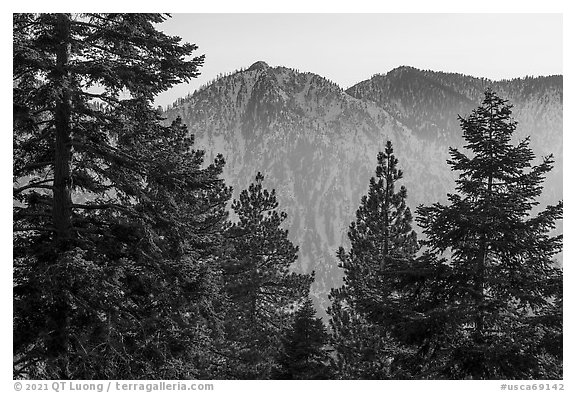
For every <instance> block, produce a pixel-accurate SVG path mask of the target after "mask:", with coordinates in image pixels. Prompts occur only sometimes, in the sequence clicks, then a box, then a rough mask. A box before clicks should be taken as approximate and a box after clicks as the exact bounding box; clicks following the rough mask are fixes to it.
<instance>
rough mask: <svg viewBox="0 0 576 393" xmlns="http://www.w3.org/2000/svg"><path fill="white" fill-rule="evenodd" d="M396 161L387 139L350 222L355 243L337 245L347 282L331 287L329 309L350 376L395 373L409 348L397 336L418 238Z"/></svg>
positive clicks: (342, 364)
mask: <svg viewBox="0 0 576 393" xmlns="http://www.w3.org/2000/svg"><path fill="white" fill-rule="evenodd" d="M397 164H398V159H397V158H396V157H395V156H394V154H393V148H392V143H391V142H390V141H388V142H387V144H386V149H385V151H384V152H380V153H379V154H378V165H377V167H376V177H372V178H371V179H370V183H369V190H368V195H365V196H363V197H362V200H361V204H360V207H359V208H358V210H357V212H356V221H355V222H353V223H352V224H351V225H350V229H349V231H348V238H349V239H350V243H351V248H350V250H349V251H347V252H346V251H345V250H344V248H342V247H341V248H340V249H339V251H338V259H339V260H340V263H341V266H342V267H343V268H344V273H345V277H344V286H343V287H342V288H339V289H334V290H332V292H331V299H332V302H333V305H332V307H331V308H330V310H329V313H330V315H331V326H332V330H333V334H334V340H335V346H336V349H337V352H338V355H339V361H338V364H339V367H341V368H342V369H345V370H343V372H344V373H345V374H347V376H348V378H363V379H366V378H389V377H392V375H393V373H394V372H393V371H392V368H391V367H390V365H391V363H392V361H393V360H394V358H395V357H397V356H399V355H400V354H401V353H403V352H404V351H405V349H403V348H402V346H401V345H400V344H399V342H397V341H396V340H395V338H394V336H395V330H397V329H396V327H397V326H399V325H398V324H399V323H400V320H401V319H402V318H403V316H402V315H403V314H404V313H405V312H406V311H407V310H406V307H407V304H406V303H405V296H404V293H405V291H406V289H407V287H406V284H405V281H406V276H408V275H409V273H410V270H411V269H410V264H411V262H412V259H413V258H414V257H415V253H416V252H417V250H418V243H417V240H416V233H415V232H414V231H413V230H412V227H411V221H412V215H411V212H410V209H409V208H408V207H407V206H406V196H407V191H406V188H405V187H404V186H401V187H400V190H399V191H397V192H396V191H395V184H396V182H398V181H399V180H400V179H402V175H403V174H402V171H401V170H399V169H398V168H397ZM398 333H401V332H398Z"/></svg>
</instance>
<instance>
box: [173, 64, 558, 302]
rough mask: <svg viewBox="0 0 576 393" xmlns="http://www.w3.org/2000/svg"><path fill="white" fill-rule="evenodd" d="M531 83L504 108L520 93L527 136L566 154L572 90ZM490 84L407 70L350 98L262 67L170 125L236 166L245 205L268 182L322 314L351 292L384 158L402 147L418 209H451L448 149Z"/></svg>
mask: <svg viewBox="0 0 576 393" xmlns="http://www.w3.org/2000/svg"><path fill="white" fill-rule="evenodd" d="M536 81H537V83H536ZM529 82H530V83H527V82H526V81H524V80H514V81H510V82H509V83H500V82H498V83H496V84H494V85H495V86H496V87H497V88H498V89H503V90H502V91H504V93H503V96H504V97H506V91H508V92H509V94H510V97H509V98H510V99H511V100H512V102H513V103H515V104H516V105H517V109H519V111H518V112H515V113H517V114H519V116H517V120H519V121H520V122H521V123H522V122H523V121H524V122H525V123H529V126H527V125H526V124H525V125H524V126H523V127H525V128H524V129H523V130H524V131H523V132H531V133H533V134H536V135H538V136H537V138H540V139H539V140H541V141H542V144H543V145H544V146H543V147H542V148H543V149H544V150H545V151H552V152H556V151H558V146H559V151H560V153H561V145H562V128H561V126H562V122H561V119H562V101H561V100H562V86H561V79H560V83H559V84H558V83H556V85H554V84H553V83H552V82H558V80H557V79H554V81H549V80H548V79H547V78H543V79H542V80H539V79H538V80H530V81H529ZM532 82H534V83H532ZM488 83H491V82H489V81H487V80H478V79H476V78H471V77H466V76H460V75H454V76H451V74H442V73H433V72H427V71H419V70H416V69H413V68H408V67H402V68H400V69H397V70H394V71H391V72H390V73H389V74H387V75H385V76H376V77H374V78H372V79H371V80H369V81H365V82H362V83H360V84H358V85H356V86H354V87H352V88H350V89H349V90H348V91H343V90H342V89H341V88H340V87H338V86H337V85H336V84H334V83H332V82H330V81H328V80H327V79H325V78H322V77H321V76H318V75H315V74H311V73H301V72H297V71H295V70H292V69H288V68H284V67H274V68H272V67H270V66H268V65H267V64H266V63H263V62H257V63H255V64H254V65H252V66H251V67H249V68H248V69H246V70H242V71H239V72H236V73H234V74H232V75H229V76H225V77H222V78H219V79H217V80H215V81H214V82H212V83H211V84H209V85H208V86H206V87H204V88H202V89H200V90H198V91H196V92H195V93H194V94H193V95H191V96H189V97H187V98H186V99H183V100H180V101H179V102H178V104H177V105H175V106H173V107H172V108H170V109H169V110H168V111H167V112H166V115H167V117H168V118H169V119H173V118H175V117H176V116H180V117H182V119H183V120H184V122H185V123H186V124H187V125H188V127H189V129H190V132H191V133H192V134H194V135H195V138H196V143H197V146H199V147H200V148H203V149H205V150H206V152H207V158H208V159H212V157H213V156H215V154H217V153H222V154H223V155H224V156H225V158H226V162H227V165H226V172H225V178H226V180H227V182H228V184H230V185H232V186H233V187H234V190H235V195H237V193H238V192H239V191H241V190H242V189H244V188H246V187H247V186H248V184H249V183H250V182H251V180H252V179H253V178H254V176H255V174H256V173H257V172H258V171H261V172H263V173H264V175H265V177H266V178H265V186H266V187H268V188H275V189H276V190H277V193H278V197H279V202H280V207H281V209H282V210H284V211H286V212H287V213H288V223H287V225H288V229H289V234H290V237H291V239H292V240H293V241H294V242H295V244H297V245H298V246H299V247H300V258H299V264H300V266H299V268H300V269H301V270H302V271H304V272H310V271H312V270H314V271H316V282H315V284H314V285H313V294H314V296H315V298H316V301H317V305H318V304H319V305H321V309H322V308H324V307H325V306H327V293H328V292H329V289H330V288H331V287H333V286H337V285H340V284H341V272H340V269H339V268H338V266H337V260H336V257H335V253H336V250H337V248H338V247H339V246H341V245H346V244H347V239H346V231H347V228H348V225H349V223H350V222H351V221H352V220H353V219H354V213H355V210H356V209H357V207H358V204H359V202H360V197H361V196H362V195H363V194H364V193H365V192H366V191H367V188H368V180H369V178H370V176H372V175H373V172H374V168H375V165H376V155H377V153H378V151H380V150H382V149H383V146H384V144H385V143H386V141H387V140H391V141H392V142H393V144H394V148H395V153H396V155H397V156H398V158H399V160H400V167H401V168H402V169H403V170H404V173H405V180H404V184H405V185H406V187H407V188H408V193H409V198H408V201H409V204H410V206H411V207H412V208H415V207H416V206H417V205H418V204H421V203H423V204H429V203H433V202H436V201H444V200H445V199H446V193H447V192H450V191H452V190H453V184H454V183H453V179H454V176H455V175H454V174H452V173H451V172H450V170H449V168H448V166H447V165H446V159H447V158H448V145H452V146H453V145H457V144H459V143H460V141H459V137H460V128H459V123H458V120H457V114H459V113H460V114H466V113H469V112H470V110H471V109H473V108H474V107H476V106H477V105H478V103H479V102H480V97H481V95H482V92H483V89H484V87H485V86H486V84H488ZM528 85H531V86H532V85H533V87H531V89H533V90H532V91H531V92H529V88H527V87H526V86H528ZM553 85H554V86H553ZM525 97H529V99H525ZM514 100H517V102H516V101H514ZM535 111H540V112H539V113H540V114H539V115H535V114H534V113H535ZM533 138H536V137H533ZM546 144H548V145H549V146H546ZM554 149H555V150H554ZM560 157H561V156H560ZM560 173H561V172H560ZM554 198H556V199H560V198H561V177H560V192H559V194H558V195H556V194H555V195H547V199H550V200H552V199H554Z"/></svg>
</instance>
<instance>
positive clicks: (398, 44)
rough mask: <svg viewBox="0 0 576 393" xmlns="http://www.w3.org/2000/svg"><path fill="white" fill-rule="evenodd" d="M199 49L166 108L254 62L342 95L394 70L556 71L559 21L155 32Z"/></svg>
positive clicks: (280, 23) (240, 20) (303, 21)
mask: <svg viewBox="0 0 576 393" xmlns="http://www.w3.org/2000/svg"><path fill="white" fill-rule="evenodd" d="M158 27H159V28H160V29H162V30H164V31H165V32H166V33H168V34H170V35H177V36H180V37H182V39H183V40H184V41H187V42H191V43H195V44H196V45H198V46H199V49H198V50H197V51H196V53H197V54H205V55H206V62H205V64H204V66H203V67H202V69H201V72H202V75H201V76H200V77H199V78H197V79H195V80H193V81H192V82H191V83H190V84H188V85H181V86H177V87H175V88H173V89H171V90H170V91H168V92H166V93H163V94H162V95H160V96H159V97H158V99H157V101H156V104H158V105H162V106H166V105H167V104H170V103H172V102H173V101H174V100H175V99H177V98H179V97H182V96H185V95H186V94H187V93H189V92H192V91H194V90H195V89H196V88H197V87H198V86H199V85H201V84H204V83H206V82H208V81H210V80H212V79H214V78H215V77H216V76H217V75H218V74H219V73H228V72H232V71H235V70H237V69H239V68H242V67H244V68H247V67H249V66H250V65H251V64H252V63H254V62H255V61H257V60H263V61H265V62H267V63H268V64H269V65H271V66H278V65H282V66H287V67H291V68H296V69H299V70H301V71H310V72H314V73H317V74H320V75H322V76H324V77H326V78H328V79H330V80H332V81H334V82H336V83H337V84H339V85H340V86H341V87H343V88H347V87H349V86H352V85H353V84H355V83H357V82H360V81H362V80H365V79H367V78H369V77H370V76H372V75H373V74H376V73H386V72H388V71H390V70H391V69H393V68H395V67H398V66H400V65H409V66H414V67H417V68H421V69H432V70H438V71H449V72H460V73H464V74H469V75H474V76H484V77H487V78H491V79H502V78H513V77H521V76H526V75H551V74H561V73H562V15H561V14H173V15H172V18H171V19H169V20H167V21H166V22H164V23H162V24H160V25H159V26H158Z"/></svg>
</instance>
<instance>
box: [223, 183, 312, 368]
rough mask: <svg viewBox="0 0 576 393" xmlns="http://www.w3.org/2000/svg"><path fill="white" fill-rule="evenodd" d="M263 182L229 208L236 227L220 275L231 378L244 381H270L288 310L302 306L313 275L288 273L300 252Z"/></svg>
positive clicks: (273, 197) (231, 234)
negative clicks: (232, 359)
mask: <svg viewBox="0 0 576 393" xmlns="http://www.w3.org/2000/svg"><path fill="white" fill-rule="evenodd" d="M263 180H264V176H263V175H262V174H261V173H258V174H257V175H256V179H255V182H254V183H252V184H251V185H250V186H249V188H248V190H243V191H242V192H241V193H240V196H239V199H238V200H235V201H234V202H233V204H232V209H233V211H234V213H235V214H236V216H237V218H238V221H237V222H235V223H234V224H233V225H232V226H231V227H230V228H229V230H228V231H227V233H226V236H227V239H228V242H229V243H228V246H229V248H230V250H229V251H228V255H229V256H230V260H228V261H226V263H225V264H224V266H223V269H224V280H225V289H226V294H227V296H228V298H229V301H230V309H229V310H228V311H227V321H228V322H227V333H228V337H229V339H230V340H231V341H232V346H231V348H229V351H230V350H231V349H232V352H233V353H234V356H235V358H236V360H237V362H236V363H235V366H232V368H233V369H234V370H232V373H233V374H234V375H233V376H234V377H235V378H243V379H267V378H270V376H271V369H272V366H273V361H274V359H275V358H276V357H277V352H278V347H279V345H280V337H281V335H282V334H283V331H284V329H285V327H286V326H287V324H289V322H290V320H291V317H290V310H291V309H292V308H294V307H296V306H297V305H298V304H300V303H301V302H303V301H304V300H305V298H306V296H308V292H309V289H310V284H311V283H312V281H313V275H305V274H298V273H294V272H292V271H291V270H290V269H291V268H292V267H293V264H294V262H296V260H297V257H298V247H296V246H294V245H293V244H292V242H291V241H290V239H288V230H286V229H282V227H281V225H282V222H283V221H284V220H285V219H286V218H287V215H286V213H285V212H281V211H278V202H277V200H276V191H275V190H272V191H268V190H266V189H264V188H263V185H262V182H263Z"/></svg>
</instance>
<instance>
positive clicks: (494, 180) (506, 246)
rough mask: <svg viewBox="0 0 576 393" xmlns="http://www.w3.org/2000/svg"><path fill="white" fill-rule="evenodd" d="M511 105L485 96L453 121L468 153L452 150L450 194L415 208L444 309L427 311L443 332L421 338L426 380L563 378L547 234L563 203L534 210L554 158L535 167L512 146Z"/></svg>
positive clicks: (558, 297) (558, 291) (523, 145)
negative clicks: (437, 265) (437, 266)
mask: <svg viewBox="0 0 576 393" xmlns="http://www.w3.org/2000/svg"><path fill="white" fill-rule="evenodd" d="M511 108H512V106H511V105H510V104H508V103H507V101H506V100H504V99H502V98H499V97H498V96H497V95H496V94H495V93H494V92H492V91H491V90H488V91H486V93H485V98H484V101H483V102H482V105H481V106H480V107H478V108H477V109H475V110H474V111H473V112H472V114H471V115H470V116H468V117H467V118H460V122H461V126H462V129H463V133H464V139H465V140H466V142H467V143H466V145H465V146H464V147H465V149H466V150H467V151H468V152H469V154H468V155H466V154H464V153H462V152H460V151H458V150H457V149H450V155H451V159H450V160H449V161H448V163H449V164H450V166H451V167H452V169H453V170H454V171H459V172H460V175H459V177H458V179H457V181H456V185H457V186H456V191H457V193H455V194H450V195H449V198H448V200H449V204H448V205H442V204H440V203H436V204H434V205H432V206H428V207H419V209H418V215H419V216H418V218H417V221H418V222H419V223H420V225H421V226H422V227H423V229H424V233H425V234H426V236H427V240H426V245H427V246H428V249H429V251H430V253H431V254H432V255H434V254H435V255H436V256H440V255H442V254H443V255H444V256H445V258H447V262H446V263H442V265H443V269H444V273H443V275H442V277H437V278H436V279H435V285H436V289H435V294H434V296H435V297H436V298H437V299H438V302H439V303H441V304H442V303H443V304H444V305H443V306H442V307H436V308H431V309H430V310H428V312H427V320H428V322H429V323H432V324H435V325H437V326H441V328H439V329H437V330H436V331H435V333H434V335H433V336H432V337H429V339H428V340H427V345H428V346H429V347H430V348H429V351H428V352H429V353H433V354H434V355H432V356H430V357H429V359H428V364H427V365H425V367H424V369H423V371H424V372H425V373H426V375H427V376H428V377H435V378H456V379H464V378H474V379H493V378H496V379H532V378H537V379H554V378H561V375H562V360H561V359H562V349H561V348H562V270H561V269H560V268H559V267H558V266H557V265H556V264H555V261H554V259H553V258H554V256H555V254H557V253H558V252H559V251H561V249H562V236H561V235H559V236H553V235H552V234H551V230H553V229H554V227H555V223H556V221H557V220H559V219H561V218H562V202H559V203H558V204H557V205H555V206H548V207H546V208H544V209H542V210H541V211H539V212H535V211H534V208H535V207H536V206H538V201H537V198H538V197H539V196H540V194H541V192H542V183H543V181H544V176H545V175H546V173H547V172H549V171H550V170H551V168H552V164H553V159H552V157H551V156H548V157H545V158H544V159H543V162H542V163H540V164H537V165H532V161H533V159H534V158H535V157H534V154H533V153H532V151H531V149H530V148H529V145H528V143H529V140H528V138H526V139H523V140H521V141H520V142H519V143H517V144H513V143H512V137H513V133H514V131H515V129H516V125H517V123H516V122H515V121H514V120H513V119H512V118H511Z"/></svg>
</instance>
